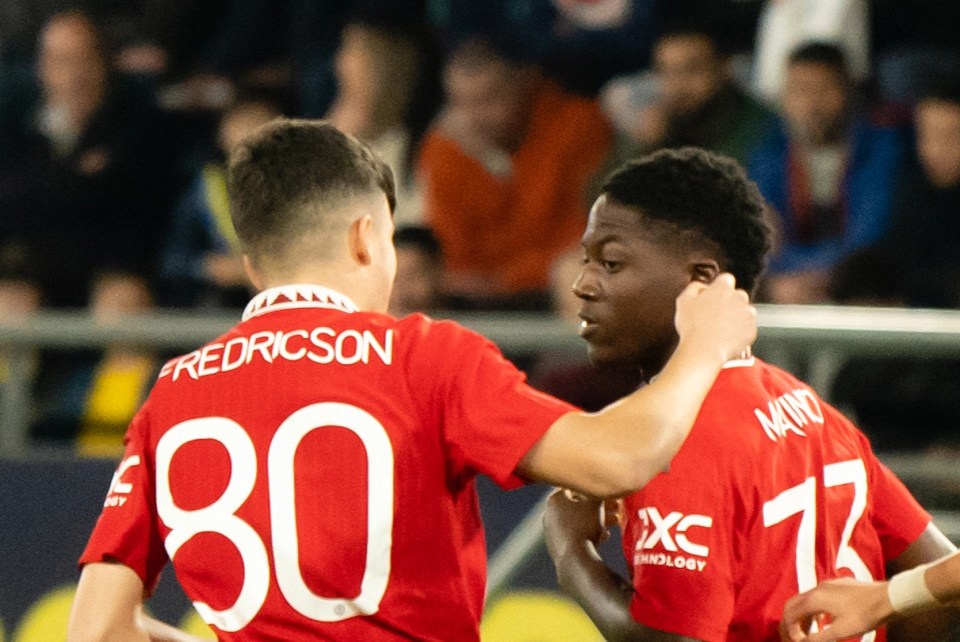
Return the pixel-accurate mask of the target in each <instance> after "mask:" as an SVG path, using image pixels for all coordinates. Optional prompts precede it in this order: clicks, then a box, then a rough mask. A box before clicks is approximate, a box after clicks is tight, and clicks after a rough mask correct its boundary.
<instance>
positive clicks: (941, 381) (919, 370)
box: [828, 240, 960, 454]
mask: <svg viewBox="0 0 960 642" xmlns="http://www.w3.org/2000/svg"><path fill="white" fill-rule="evenodd" d="M906 245H909V241H908V240H905V246H906ZM912 272H913V269H912V266H911V255H910V254H909V253H908V252H901V251H896V250H895V249H894V248H893V247H892V246H891V247H878V246H871V247H868V248H864V249H862V250H857V251H856V252H853V253H852V254H849V255H847V256H845V257H844V258H842V259H841V260H840V261H839V262H838V263H837V265H836V266H835V267H834V269H833V271H832V272H831V274H830V281H829V285H828V292H829V295H830V302H831V303H835V304H838V305H859V306H885V307H906V306H907V305H908V301H907V295H906V293H907V292H909V291H910V289H911V288H910V285H909V284H910V280H911V276H910V275H911V273H912ZM958 365H960V364H958V363H957V360H956V359H955V358H950V357H949V356H942V357H933V356H930V357H926V356H925V357H910V356H872V355H861V356H856V357H851V358H849V359H845V360H844V361H843V363H842V365H841V366H840V368H839V370H838V371H837V373H836V376H835V377H833V380H832V384H831V391H830V398H831V400H832V401H833V402H834V404H835V405H836V406H838V407H839V408H842V409H843V410H844V412H845V413H847V414H848V415H849V416H851V417H854V418H856V421H857V423H858V424H859V426H860V428H861V429H862V430H863V432H864V433H866V435H867V436H868V437H870V443H871V444H872V446H873V449H874V450H875V451H877V452H911V451H912V452H926V453H931V454H932V453H936V452H937V451H946V452H949V450H950V449H956V448H957V447H958V446H960V439H958V435H957V429H956V418H957V417H958V416H960V398H958V396H957V394H956V391H957V390H958V388H960V367H958ZM904 426H910V427H911V429H910V430H904Z"/></svg>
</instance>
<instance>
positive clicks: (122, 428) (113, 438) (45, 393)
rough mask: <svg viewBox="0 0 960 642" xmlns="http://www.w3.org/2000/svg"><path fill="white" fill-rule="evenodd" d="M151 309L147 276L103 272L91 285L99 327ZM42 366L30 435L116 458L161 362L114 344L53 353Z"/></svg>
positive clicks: (84, 452)
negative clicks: (91, 348) (90, 350)
mask: <svg viewBox="0 0 960 642" xmlns="http://www.w3.org/2000/svg"><path fill="white" fill-rule="evenodd" d="M152 309H153V301H152V297H151V294H150V290H149V288H148V287H147V282H146V279H144V278H143V277H142V276H138V275H135V274H125V273H120V272H104V273H101V274H98V275H97V276H96V277H95V278H94V281H93V283H92V284H91V293H90V306H89V310H88V311H89V314H90V317H91V318H92V319H93V321H94V322H95V323H96V324H97V325H100V326H102V327H109V326H111V325H115V324H116V323H118V322H120V321H123V320H124V319H125V318H127V317H130V316H136V315H139V314H147V313H149V312H150V311H151V310H152ZM41 367H42V371H41V373H40V374H39V377H40V382H39V384H38V388H39V391H38V394H37V397H38V399H37V407H36V418H35V420H34V422H33V425H32V426H31V428H30V431H31V435H32V436H33V437H34V438H35V439H38V440H41V441H43V442H45V443H46V444H51V443H55V442H61V443H72V444H73V445H75V447H76V449H77V452H78V453H80V454H82V455H90V456H99V457H117V456H119V455H120V454H121V453H123V435H124V433H125V432H126V429H127V426H128V425H129V423H130V420H131V419H132V418H133V415H134V413H135V412H136V410H137V408H138V407H139V406H140V404H141V403H142V402H143V400H144V398H145V397H146V394H147V392H148V391H149V389H150V386H151V385H152V384H153V381H154V379H155V378H156V374H157V371H158V370H159V367H160V362H159V359H158V357H157V356H156V355H155V354H152V353H151V352H150V351H149V350H144V349H143V348H140V347H137V346H132V345H128V344H125V343H113V344H110V345H108V346H106V348H105V349H103V350H102V351H100V350H98V351H95V352H92V353H79V354H77V353H72V354H60V355H53V356H48V358H46V359H45V360H44V362H43V364H42V366H41Z"/></svg>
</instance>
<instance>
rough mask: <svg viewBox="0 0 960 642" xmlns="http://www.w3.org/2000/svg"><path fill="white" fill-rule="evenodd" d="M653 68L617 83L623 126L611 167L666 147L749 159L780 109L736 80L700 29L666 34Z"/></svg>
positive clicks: (615, 104)
mask: <svg viewBox="0 0 960 642" xmlns="http://www.w3.org/2000/svg"><path fill="white" fill-rule="evenodd" d="M653 59H654V63H653V71H652V73H647V74H640V75H638V76H633V77H630V78H623V79H619V80H617V81H614V83H612V84H611V85H609V86H608V87H607V88H606V89H605V90H604V104H605V106H606V108H607V110H608V113H609V114H610V116H611V120H612V121H613V122H614V123H616V125H617V129H618V139H617V149H616V152H615V154H614V157H613V158H612V159H611V162H610V163H609V167H610V168H611V169H612V168H613V167H616V166H619V165H620V164H621V163H622V162H623V161H626V160H628V159H629V158H632V157H634V156H637V155H640V154H643V153H646V152H649V151H652V150H654V149H657V148H661V147H683V146H687V145H692V146H695V147H703V148H704V149H709V150H711V151H714V152H717V153H721V154H724V155H726V156H731V157H733V158H735V159H737V160H738V161H740V162H744V161H745V160H746V158H747V156H748V155H749V154H750V152H751V151H752V150H753V149H754V148H755V147H756V146H757V145H758V144H759V143H760V141H761V140H762V139H763V137H764V136H766V135H767V134H768V133H769V131H770V130H771V129H772V127H773V125H774V122H775V119H774V114H773V113H772V112H771V111H769V110H768V109H767V108H766V107H764V106H763V105H761V104H760V103H759V102H758V101H756V100H755V99H754V98H752V97H750V96H749V95H748V94H747V93H746V92H745V91H743V90H742V89H741V88H740V87H739V86H738V85H737V84H736V83H735V82H734V80H733V77H732V75H731V70H730V67H729V59H728V57H727V55H726V53H725V52H724V51H722V50H721V49H720V47H719V45H718V43H717V39H716V38H715V36H713V35H712V34H711V33H710V32H708V31H707V30H706V29H705V28H702V27H699V26H678V27H677V28H676V29H675V30H670V31H667V32H665V33H664V34H663V35H661V36H660V37H659V38H658V40H657V42H656V45H655V47H654V51H653Z"/></svg>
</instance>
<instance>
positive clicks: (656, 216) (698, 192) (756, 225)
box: [602, 147, 771, 292]
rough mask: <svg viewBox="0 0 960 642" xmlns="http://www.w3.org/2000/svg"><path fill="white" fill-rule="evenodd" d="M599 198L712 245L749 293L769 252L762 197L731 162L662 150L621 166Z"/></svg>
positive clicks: (697, 152) (692, 151) (691, 151)
mask: <svg viewBox="0 0 960 642" xmlns="http://www.w3.org/2000/svg"><path fill="white" fill-rule="evenodd" d="M602 193H603V194H606V195H607V197H608V198H610V199H612V200H614V201H616V202H617V203H619V204H621V205H624V206H627V207H630V208H633V209H636V210H637V212H638V214H639V215H640V216H644V217H646V218H647V220H650V221H655V222H660V223H665V224H667V225H669V226H671V227H672V228H673V229H675V230H681V231H686V230H689V231H693V232H696V233H698V234H699V235H700V236H701V237H702V238H703V239H705V240H706V241H709V242H711V243H713V244H715V245H716V247H717V248H718V250H719V251H720V252H722V254H723V256H721V257H718V259H719V262H720V263H721V268H722V269H724V270H726V271H728V272H730V273H732V274H733V275H734V276H735V277H736V279H737V284H738V287H741V288H743V289H745V290H747V291H748V292H749V291H751V290H753V289H754V287H755V286H756V284H757V281H758V279H759V277H760V274H761V273H762V272H763V267H764V262H765V259H766V255H767V252H769V251H770V247H771V232H770V228H769V226H768V225H767V222H766V218H765V215H764V202H763V197H762V196H760V192H759V190H758V189H757V186H756V185H755V184H754V183H753V182H752V181H751V180H750V179H748V178H747V175H746V173H745V172H744V171H743V168H742V167H741V166H740V165H739V164H738V163H737V162H736V161H734V160H733V159H731V158H728V157H726V156H721V155H719V154H714V153H712V152H708V151H706V150H703V149H700V148H697V147H683V148H679V149H664V150H661V151H658V152H654V153H653V154H649V155H647V156H643V157H641V158H638V159H635V160H631V161H628V162H626V163H625V164H623V165H621V166H620V168H619V169H617V170H616V171H614V172H613V174H611V175H610V176H609V177H608V178H607V180H606V182H605V183H604V185H603V189H602Z"/></svg>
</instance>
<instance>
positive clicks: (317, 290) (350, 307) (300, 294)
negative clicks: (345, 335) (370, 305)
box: [243, 283, 360, 321]
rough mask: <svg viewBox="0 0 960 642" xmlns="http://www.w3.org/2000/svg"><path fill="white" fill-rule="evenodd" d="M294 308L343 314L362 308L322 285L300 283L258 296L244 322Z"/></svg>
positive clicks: (245, 311) (277, 288) (244, 317)
mask: <svg viewBox="0 0 960 642" xmlns="http://www.w3.org/2000/svg"><path fill="white" fill-rule="evenodd" d="M293 308H327V309H330V310H340V311H342V312H359V311H360V308H358V307H357V304H356V303H354V302H353V301H352V300H351V299H350V297H348V296H347V295H345V294H340V293H339V292H337V291H335V290H331V289H330V288H325V287H323V286H322V285H314V284H310V283H298V284H293V285H281V286H278V287H275V288H269V289H267V290H264V291H262V292H260V293H259V294H257V296H255V297H253V299H251V301H250V303H248V304H247V307H246V309H245V310H244V311H243V320H244V321H246V320H247V319H252V318H253V317H256V316H259V315H261V314H265V313H267V312H273V311H275V310H290V309H293Z"/></svg>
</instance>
